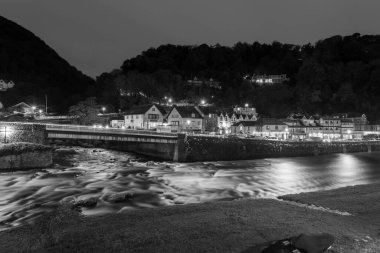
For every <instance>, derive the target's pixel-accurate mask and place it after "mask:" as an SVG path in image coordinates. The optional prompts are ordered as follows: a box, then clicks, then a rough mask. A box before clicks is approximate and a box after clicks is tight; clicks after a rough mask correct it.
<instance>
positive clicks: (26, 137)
mask: <svg viewBox="0 0 380 253" xmlns="http://www.w3.org/2000/svg"><path fill="white" fill-rule="evenodd" d="M46 139H47V133H46V126H44V125H40V124H19V123H10V122H0V143H13V142H30V143H39V144H45V143H46Z"/></svg>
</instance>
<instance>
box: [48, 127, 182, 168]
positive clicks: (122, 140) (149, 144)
mask: <svg viewBox="0 0 380 253" xmlns="http://www.w3.org/2000/svg"><path fill="white" fill-rule="evenodd" d="M46 133H47V140H48V141H49V142H54V141H55V140H65V141H67V142H68V143H70V142H73V143H75V141H80V142H81V143H83V142H85V143H89V144H99V143H101V144H103V145H105V146H107V147H108V148H113V149H118V150H125V151H131V152H135V153H138V154H143V155H148V156H152V157H156V158H161V159H165V160H173V161H179V160H181V159H180V157H181V154H180V153H179V152H180V151H179V148H180V147H181V145H179V144H180V143H182V142H183V141H180V140H182V139H184V135H183V134H176V133H161V132H155V131H148V130H131V129H122V128H105V127H95V126H81V125H59V124H46Z"/></svg>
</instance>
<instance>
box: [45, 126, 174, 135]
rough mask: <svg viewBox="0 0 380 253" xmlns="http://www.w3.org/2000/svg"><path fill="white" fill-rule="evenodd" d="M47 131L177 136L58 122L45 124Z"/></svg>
mask: <svg viewBox="0 0 380 253" xmlns="http://www.w3.org/2000/svg"><path fill="white" fill-rule="evenodd" d="M46 130H47V131H49V130H50V131H53V130H54V131H60V130H61V131H72V132H86V133H115V134H123V135H148V136H160V137H162V136H165V137H172V138H173V137H178V134H176V133H162V132H156V131H149V130H132V129H123V128H105V127H102V128H100V127H94V126H82V125H60V124H46Z"/></svg>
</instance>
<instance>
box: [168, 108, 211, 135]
mask: <svg viewBox="0 0 380 253" xmlns="http://www.w3.org/2000/svg"><path fill="white" fill-rule="evenodd" d="M166 119H167V123H168V125H169V126H171V128H172V131H176V132H202V131H204V124H203V113H202V112H201V110H200V109H199V108H198V107H197V106H177V105H174V106H173V107H172V109H171V110H170V112H169V113H168V115H167V117H166Z"/></svg>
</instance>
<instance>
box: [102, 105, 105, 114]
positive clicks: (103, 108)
mask: <svg viewBox="0 0 380 253" xmlns="http://www.w3.org/2000/svg"><path fill="white" fill-rule="evenodd" d="M102 111H103V114H104V112H105V111H106V108H105V107H104V106H103V107H102Z"/></svg>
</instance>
